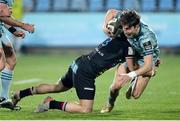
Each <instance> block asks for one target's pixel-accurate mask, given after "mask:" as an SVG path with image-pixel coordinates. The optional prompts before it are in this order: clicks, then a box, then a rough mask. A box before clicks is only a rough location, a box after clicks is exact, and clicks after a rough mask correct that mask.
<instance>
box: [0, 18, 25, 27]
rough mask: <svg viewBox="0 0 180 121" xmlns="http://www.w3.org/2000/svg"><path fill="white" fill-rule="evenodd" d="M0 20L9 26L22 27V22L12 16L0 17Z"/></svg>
mask: <svg viewBox="0 0 180 121" xmlns="http://www.w3.org/2000/svg"><path fill="white" fill-rule="evenodd" d="M0 20H1V21H2V22H4V23H6V24H8V25H10V26H15V27H20V28H21V27H22V26H23V25H24V23H22V22H20V21H17V20H15V19H13V18H12V17H0Z"/></svg>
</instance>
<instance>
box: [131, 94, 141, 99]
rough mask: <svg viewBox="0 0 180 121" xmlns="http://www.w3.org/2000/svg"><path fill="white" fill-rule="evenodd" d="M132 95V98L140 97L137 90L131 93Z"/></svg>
mask: <svg viewBox="0 0 180 121" xmlns="http://www.w3.org/2000/svg"><path fill="white" fill-rule="evenodd" d="M132 97H133V98H134V99H139V98H140V97H141V93H138V92H136V93H133V94H132Z"/></svg>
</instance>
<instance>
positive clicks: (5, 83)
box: [1, 68, 13, 99]
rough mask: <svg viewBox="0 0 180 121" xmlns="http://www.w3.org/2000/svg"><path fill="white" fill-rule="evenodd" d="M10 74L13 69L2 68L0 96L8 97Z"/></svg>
mask: <svg viewBox="0 0 180 121" xmlns="http://www.w3.org/2000/svg"><path fill="white" fill-rule="evenodd" d="M12 74H13V71H11V70H9V69H7V68H4V70H2V72H1V83H2V91H1V97H4V98H5V99H8V97H9V96H8V95H9V88H10V84H11V80H12Z"/></svg>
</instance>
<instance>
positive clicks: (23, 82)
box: [13, 79, 41, 85]
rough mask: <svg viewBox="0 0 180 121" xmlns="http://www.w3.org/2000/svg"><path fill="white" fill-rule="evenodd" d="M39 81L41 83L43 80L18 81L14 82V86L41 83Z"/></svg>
mask: <svg viewBox="0 0 180 121" xmlns="http://www.w3.org/2000/svg"><path fill="white" fill-rule="evenodd" d="M39 81H41V79H27V80H18V81H15V82H13V84H15V85H20V84H28V83H35V82H39Z"/></svg>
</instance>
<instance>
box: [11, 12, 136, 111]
mask: <svg viewBox="0 0 180 121" xmlns="http://www.w3.org/2000/svg"><path fill="white" fill-rule="evenodd" d="M108 13H109V11H108V12H107V14H106V17H105V21H104V25H103V30H104V32H105V33H106V34H107V35H108V36H109V38H108V39H106V40H105V41H104V42H102V43H101V44H100V45H99V46H98V47H97V48H95V49H94V50H93V51H92V52H90V53H89V54H86V55H82V56H80V57H79V58H77V59H76V60H75V61H73V63H72V64H71V65H70V66H69V69H68V71H67V73H66V74H65V75H64V76H63V77H62V78H61V79H60V80H59V83H58V84H40V85H39V86H33V87H31V88H27V89H24V90H20V91H16V92H15V93H14V95H13V97H12V101H13V103H14V105H16V104H17V103H18V102H19V101H20V100H21V99H22V98H24V97H27V96H30V95H35V94H46V93H58V92H64V91H67V90H69V89H71V88H72V87H74V88H75V90H76V93H77V96H78V98H79V102H78V103H71V102H63V101H57V100H55V99H53V98H51V97H47V98H45V99H44V101H43V103H42V104H40V105H39V106H38V107H37V109H36V112H44V111H48V110H49V109H59V110H62V111H66V112H80V113H89V112H92V108H93V103H94V96H95V91H96V87H95V79H96V77H98V76H99V75H101V74H102V73H103V72H105V71H106V70H108V69H110V68H112V67H114V66H116V65H117V64H120V63H121V62H124V61H125V58H126V57H129V56H132V55H131V54H130V55H128V48H129V47H130V45H129V43H128V41H127V40H126V37H125V36H124V34H123V33H122V32H121V33H119V34H118V35H117V36H113V35H114V34H113V33H112V31H109V30H108V29H107V23H108V21H109V20H111V19H112V18H113V17H114V16H109V15H108ZM128 59H129V58H128ZM128 61H130V62H131V59H129V60H128Z"/></svg>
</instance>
